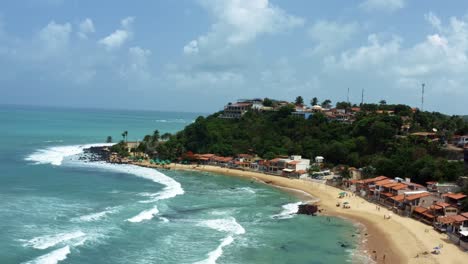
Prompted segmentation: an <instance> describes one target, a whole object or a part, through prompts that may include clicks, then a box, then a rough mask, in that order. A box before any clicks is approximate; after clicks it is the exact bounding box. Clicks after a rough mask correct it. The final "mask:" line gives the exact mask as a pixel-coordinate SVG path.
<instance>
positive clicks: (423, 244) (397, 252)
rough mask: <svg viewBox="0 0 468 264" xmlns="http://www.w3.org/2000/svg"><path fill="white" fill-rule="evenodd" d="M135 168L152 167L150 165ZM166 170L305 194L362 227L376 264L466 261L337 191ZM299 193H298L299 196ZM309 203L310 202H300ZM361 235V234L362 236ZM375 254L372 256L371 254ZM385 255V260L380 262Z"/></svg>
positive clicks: (429, 236)
mask: <svg viewBox="0 0 468 264" xmlns="http://www.w3.org/2000/svg"><path fill="white" fill-rule="evenodd" d="M134 164H135V165H140V166H145V167H153V168H156V167H157V166H150V164H141V163H140V164H139V163H134ZM166 168H168V169H173V170H184V171H201V172H209V173H214V174H221V175H226V176H235V177H241V178H246V179H251V180H255V181H258V182H262V183H265V184H268V185H271V186H273V187H279V188H280V189H283V190H285V189H284V188H286V189H287V190H285V191H289V192H295V193H296V194H297V197H298V198H301V196H302V198H305V197H306V194H307V195H310V196H311V197H313V198H317V199H319V201H315V202H316V203H317V204H318V205H319V208H320V210H321V211H322V213H321V214H322V215H328V216H334V217H341V218H345V219H347V220H350V221H352V222H353V223H355V224H357V225H362V226H363V229H361V230H363V231H362V232H361V238H362V239H361V241H360V245H359V250H360V251H361V252H366V254H367V255H368V256H369V257H370V258H371V259H372V260H373V261H374V262H376V263H418V264H419V263H454V264H458V263H460V264H462V263H464V261H463V259H466V258H467V257H468V254H467V253H466V252H463V251H462V250H460V249H459V248H458V247H457V246H456V245H454V244H452V243H450V242H449V241H448V239H447V238H446V235H445V234H440V233H438V232H436V231H435V230H433V229H432V228H431V227H430V226H427V225H425V224H423V223H421V222H418V221H416V220H414V219H411V218H408V217H402V216H399V215H392V218H391V219H389V220H385V219H384V215H389V214H391V212H390V211H389V210H387V209H385V208H380V209H377V206H376V205H375V204H373V203H370V202H368V201H367V200H365V199H363V198H361V197H358V196H350V197H346V198H344V199H341V200H340V199H338V193H340V192H342V190H341V189H338V188H335V187H332V186H328V185H325V184H323V183H317V182H313V181H308V180H301V179H289V178H285V177H279V176H273V175H268V174H263V173H260V172H252V171H242V170H235V169H228V168H221V167H216V166H210V165H204V166H194V165H183V164H174V163H173V164H170V165H168V166H166ZM301 192H302V193H301ZM301 200H306V201H308V200H310V199H301ZM338 200H340V201H342V202H344V201H348V202H349V204H350V205H351V208H350V209H343V208H342V207H337V206H336V202H337V201H338ZM362 233H364V234H362ZM439 245H442V246H443V249H442V254H440V255H433V254H431V253H430V252H431V251H432V249H433V247H435V246H439ZM374 252H375V253H374ZM384 255H385V259H384Z"/></svg>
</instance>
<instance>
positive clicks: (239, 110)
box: [219, 102, 252, 119]
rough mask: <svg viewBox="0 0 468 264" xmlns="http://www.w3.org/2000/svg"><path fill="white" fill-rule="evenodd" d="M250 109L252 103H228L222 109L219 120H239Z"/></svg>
mask: <svg viewBox="0 0 468 264" xmlns="http://www.w3.org/2000/svg"><path fill="white" fill-rule="evenodd" d="M250 109H252V103H248V102H238V103H233V104H232V103H229V104H227V105H226V106H225V107H224V111H223V113H222V114H221V115H220V116H219V117H220V118H226V119H236V118H241V117H242V116H243V115H244V114H245V113H247V111H249V110H250Z"/></svg>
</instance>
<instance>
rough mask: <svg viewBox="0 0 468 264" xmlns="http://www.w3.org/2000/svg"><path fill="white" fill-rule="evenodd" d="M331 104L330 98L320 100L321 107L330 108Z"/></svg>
mask: <svg viewBox="0 0 468 264" xmlns="http://www.w3.org/2000/svg"><path fill="white" fill-rule="evenodd" d="M330 106H331V100H330V99H326V100H325V101H323V102H322V107H323V108H330Z"/></svg>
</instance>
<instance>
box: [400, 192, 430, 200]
mask: <svg viewBox="0 0 468 264" xmlns="http://www.w3.org/2000/svg"><path fill="white" fill-rule="evenodd" d="M430 195H431V194H430V193H427V192H424V193H417V194H410V195H406V200H408V201H413V200H416V199H419V198H422V197H427V196H430Z"/></svg>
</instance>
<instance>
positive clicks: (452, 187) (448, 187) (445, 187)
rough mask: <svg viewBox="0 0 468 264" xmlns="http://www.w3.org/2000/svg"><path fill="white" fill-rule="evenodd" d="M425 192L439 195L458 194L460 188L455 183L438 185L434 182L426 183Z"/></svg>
mask: <svg viewBox="0 0 468 264" xmlns="http://www.w3.org/2000/svg"><path fill="white" fill-rule="evenodd" d="M426 186H427V190H428V191H430V192H436V193H440V194H444V193H448V192H458V191H460V186H458V184H456V183H452V182H447V183H438V182H435V181H429V182H426Z"/></svg>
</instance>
